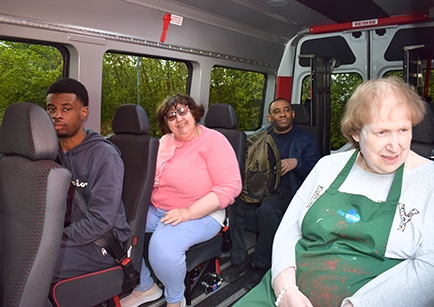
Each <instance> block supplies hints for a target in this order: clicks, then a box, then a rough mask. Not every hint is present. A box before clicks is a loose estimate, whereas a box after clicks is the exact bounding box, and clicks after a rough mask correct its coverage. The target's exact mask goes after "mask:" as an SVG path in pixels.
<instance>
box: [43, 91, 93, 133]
mask: <svg viewBox="0 0 434 307" xmlns="http://www.w3.org/2000/svg"><path fill="white" fill-rule="evenodd" d="M46 108H47V112H48V115H50V117H51V119H52V120H53V124H54V128H55V129H56V133H57V136H58V137H59V138H74V136H76V135H77V133H78V132H79V131H80V130H81V129H83V120H84V119H85V118H86V117H87V114H88V108H87V107H85V106H84V105H83V104H82V103H81V102H80V101H79V100H78V99H77V97H76V96H75V94H71V93H61V94H48V95H47V104H46Z"/></svg>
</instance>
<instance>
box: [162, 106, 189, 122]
mask: <svg viewBox="0 0 434 307" xmlns="http://www.w3.org/2000/svg"><path fill="white" fill-rule="evenodd" d="M189 110H190V109H189V108H188V106H185V107H180V108H178V109H176V110H175V111H169V112H167V113H166V120H168V121H169V122H171V121H174V120H175V119H176V114H178V115H179V116H185V115H187V113H188V111H189Z"/></svg>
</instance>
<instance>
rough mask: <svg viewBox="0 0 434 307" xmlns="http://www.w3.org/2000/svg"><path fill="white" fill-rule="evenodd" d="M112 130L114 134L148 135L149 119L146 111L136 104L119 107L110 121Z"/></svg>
mask: <svg viewBox="0 0 434 307" xmlns="http://www.w3.org/2000/svg"><path fill="white" fill-rule="evenodd" d="M112 129H113V132H114V133H115V134H120V133H132V134H138V135H140V134H148V133H149V119H148V115H146V111H145V110H144V109H143V108H142V106H140V105H138V104H123V105H120V106H119V107H118V108H117V109H116V112H115V115H114V117H113V121H112Z"/></svg>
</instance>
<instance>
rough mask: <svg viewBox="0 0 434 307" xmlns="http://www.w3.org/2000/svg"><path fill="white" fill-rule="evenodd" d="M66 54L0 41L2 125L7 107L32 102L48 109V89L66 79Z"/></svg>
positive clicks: (54, 49)
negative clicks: (64, 73)
mask: <svg viewBox="0 0 434 307" xmlns="http://www.w3.org/2000/svg"><path fill="white" fill-rule="evenodd" d="M61 50H62V51H61ZM65 50H66V49H65V48H62V47H54V46H47V45H42V44H37V43H22V42H13V41H7V40H1V41H0V123H1V121H2V119H3V114H4V112H5V110H6V107H7V106H8V105H10V104H12V103H15V102H22V101H25V102H32V103H35V104H38V105H40V106H41V107H43V108H44V109H45V92H46V90H47V88H48V87H49V86H50V84H51V83H53V82H54V81H55V80H56V79H58V78H59V77H61V76H62V75H63V71H64V67H65V63H66V62H67V61H66V59H67V53H66V52H65Z"/></svg>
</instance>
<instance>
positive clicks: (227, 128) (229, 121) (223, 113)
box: [205, 103, 247, 171]
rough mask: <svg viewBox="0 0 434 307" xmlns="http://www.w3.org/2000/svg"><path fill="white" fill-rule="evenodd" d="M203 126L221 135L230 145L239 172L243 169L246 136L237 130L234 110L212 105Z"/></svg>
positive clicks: (228, 106)
mask: <svg viewBox="0 0 434 307" xmlns="http://www.w3.org/2000/svg"><path fill="white" fill-rule="evenodd" d="M205 126H206V127H208V128H212V129H215V130H217V131H219V132H220V133H222V134H223V135H224V136H225V137H226V138H227V139H228V141H229V143H231V145H232V147H233V148H234V151H235V154H236V156H237V160H238V164H239V166H240V170H241V171H242V170H243V169H244V162H245V161H244V154H245V151H246V149H245V148H246V139H247V135H246V133H245V132H244V131H241V130H237V126H238V118H237V114H236V113H235V110H234V108H233V107H232V106H231V105H230V104H224V103H216V104H212V105H211V106H210V107H209V109H208V112H207V113H206V116H205Z"/></svg>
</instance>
